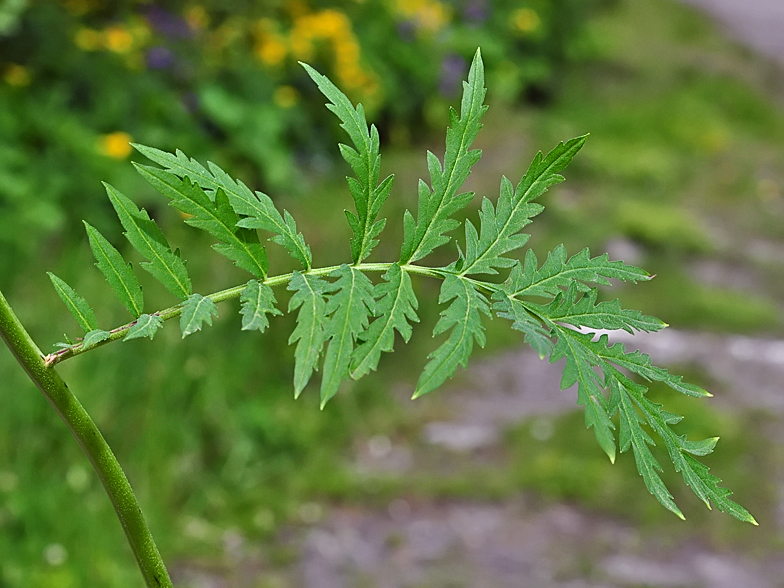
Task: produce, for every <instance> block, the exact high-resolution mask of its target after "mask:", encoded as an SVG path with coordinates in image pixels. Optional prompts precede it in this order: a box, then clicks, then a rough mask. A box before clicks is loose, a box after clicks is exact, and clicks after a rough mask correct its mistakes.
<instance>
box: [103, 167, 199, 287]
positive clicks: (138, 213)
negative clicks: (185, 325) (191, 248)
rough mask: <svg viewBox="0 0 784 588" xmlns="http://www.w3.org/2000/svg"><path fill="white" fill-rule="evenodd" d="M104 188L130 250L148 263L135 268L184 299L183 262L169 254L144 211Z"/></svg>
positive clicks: (185, 273)
mask: <svg viewBox="0 0 784 588" xmlns="http://www.w3.org/2000/svg"><path fill="white" fill-rule="evenodd" d="M104 186H106V193H107V194H108V195H109V200H111V202H112V206H114V210H115V211H116V212H117V216H118V217H119V219H120V223H121V224H122V226H123V228H124V229H125V236H126V237H127V238H128V241H129V242H130V243H131V245H133V247H134V249H136V250H137V251H138V252H139V253H140V254H141V255H142V257H144V258H145V259H147V260H148V261H146V262H142V263H140V264H139V265H140V266H141V267H142V268H143V269H145V270H147V271H148V272H150V273H151V274H152V275H153V276H154V277H155V279H157V280H158V281H159V282H160V283H161V284H163V285H164V287H165V288H166V289H167V290H168V291H169V292H171V293H172V294H174V295H175V296H177V297H178V298H180V299H182V300H184V299H186V298H187V297H188V296H190V294H191V279H190V277H189V276H188V271H187V270H186V269H185V263H184V262H183V261H182V259H180V256H179V255H178V254H177V253H172V251H171V248H170V247H169V243H168V242H167V241H166V237H164V235H163V232H161V229H160V228H159V227H158V225H157V224H156V223H155V221H153V220H150V217H149V215H148V214H147V211H146V210H144V209H141V210H139V209H138V208H137V207H136V205H135V204H134V203H133V202H132V201H131V200H130V199H129V198H127V197H126V196H124V195H123V194H122V193H120V192H119V191H117V190H116V189H115V188H114V187H113V186H111V185H109V184H107V183H105V182H104Z"/></svg>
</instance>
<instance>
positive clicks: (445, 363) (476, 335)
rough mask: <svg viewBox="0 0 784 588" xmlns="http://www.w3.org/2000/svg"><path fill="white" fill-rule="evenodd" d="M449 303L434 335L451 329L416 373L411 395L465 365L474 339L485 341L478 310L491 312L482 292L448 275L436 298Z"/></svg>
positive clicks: (433, 386) (427, 389)
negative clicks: (421, 370)
mask: <svg viewBox="0 0 784 588" xmlns="http://www.w3.org/2000/svg"><path fill="white" fill-rule="evenodd" d="M450 300H452V304H450V305H449V307H448V308H447V309H446V310H444V311H442V312H441V318H440V319H439V320H438V322H437V323H436V326H435V328H434V329H433V336H436V335H440V334H441V333H444V332H446V331H448V330H450V329H451V332H450V333H449V338H448V339H447V340H446V341H445V342H444V343H443V344H442V345H441V346H440V347H438V348H437V349H436V350H435V351H433V353H431V354H430V355H429V356H428V357H429V358H430V361H429V362H428V363H427V365H426V366H425V370H424V371H423V372H422V375H421V376H420V377H419V381H418V382H417V387H416V390H415V392H414V398H418V397H419V396H422V395H423V394H427V393H428V392H432V391H433V390H435V389H436V388H438V387H439V386H440V385H441V384H443V383H444V382H445V381H446V379H447V378H451V377H452V376H453V375H454V373H455V371H456V370H457V366H459V365H462V366H463V367H465V366H466V363H467V362H468V358H469V357H470V355H471V352H472V351H473V349H474V340H476V342H477V343H479V345H480V346H482V347H484V345H485V332H484V327H483V326H482V320H481V316H480V315H481V314H485V315H487V316H491V314H490V306H489V304H488V301H487V298H485V296H484V294H482V293H481V292H479V290H477V289H476V287H475V286H474V284H473V283H472V282H471V281H469V280H467V279H465V278H461V277H459V276H455V275H447V276H446V278H445V279H444V282H443V284H442V285H441V293H440V294H439V296H438V302H439V303H440V304H444V303H446V302H449V301H450Z"/></svg>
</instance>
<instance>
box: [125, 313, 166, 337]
mask: <svg viewBox="0 0 784 588" xmlns="http://www.w3.org/2000/svg"><path fill="white" fill-rule="evenodd" d="M162 326H163V319H162V318H161V317H159V316H158V315H157V314H143V315H141V316H140V317H139V318H137V319H136V322H135V323H134V324H133V325H132V326H131V328H130V329H128V334H127V335H125V339H123V341H128V340H130V339H138V338H139V337H149V338H150V339H152V338H153V337H154V336H155V333H157V332H158V329H160V328H161V327H162Z"/></svg>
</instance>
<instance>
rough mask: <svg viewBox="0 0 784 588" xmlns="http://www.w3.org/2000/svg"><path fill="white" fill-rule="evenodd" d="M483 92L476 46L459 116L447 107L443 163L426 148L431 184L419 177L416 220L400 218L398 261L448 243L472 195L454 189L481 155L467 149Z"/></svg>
mask: <svg viewBox="0 0 784 588" xmlns="http://www.w3.org/2000/svg"><path fill="white" fill-rule="evenodd" d="M486 92H487V89H486V88H485V74H484V65H483V64H482V56H481V54H480V52H479V50H477V52H476V55H475V56H474V60H473V62H472V63H471V69H470V70H469V72H468V81H467V82H463V99H462V101H461V105H460V117H459V118H458V115H457V113H456V112H455V111H454V109H451V108H450V111H449V128H448V129H447V132H446V153H445V155H444V165H443V167H442V166H441V162H440V161H439V160H438V158H437V157H436V156H435V155H433V154H432V153H430V152H428V154H427V167H428V170H429V171H430V182H431V187H430V188H429V187H428V186H427V184H425V183H424V182H422V181H420V183H419V207H418V212H417V220H416V222H414V219H413V217H412V216H411V214H410V213H409V212H408V211H406V214H405V217H404V220H403V229H404V230H403V248H402V251H401V255H400V261H401V263H408V262H415V261H418V260H420V259H422V258H423V257H425V256H426V255H428V254H429V253H430V252H431V251H433V249H435V248H436V247H440V246H441V245H443V244H444V243H448V242H449V237H447V236H445V235H444V233H448V232H449V231H451V230H453V229H455V228H457V226H458V225H459V223H458V222H457V221H456V220H454V219H452V218H451V216H452V215H453V214H455V213H456V212H457V211H459V210H461V209H463V208H465V206H466V205H468V203H469V202H470V201H471V199H472V198H473V193H465V194H458V193H457V192H458V190H459V189H460V187H461V186H462V185H463V183H464V182H465V180H466V178H468V174H469V173H470V172H471V167H473V165H474V164H475V163H476V162H477V161H479V158H480V157H481V155H482V152H481V151H479V150H478V149H474V150H472V151H470V150H469V149H470V147H471V144H472V143H473V142H474V139H475V138H476V135H477V133H478V132H479V129H480V128H481V127H482V125H481V124H480V123H479V120H480V119H481V118H482V115H483V114H484V113H485V112H486V111H487V106H485V105H484V104H483V102H484V98H485V93H486Z"/></svg>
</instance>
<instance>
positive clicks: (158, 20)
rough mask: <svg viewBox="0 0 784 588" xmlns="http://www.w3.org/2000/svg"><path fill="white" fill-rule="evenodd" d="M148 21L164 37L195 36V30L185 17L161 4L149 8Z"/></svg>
mask: <svg viewBox="0 0 784 588" xmlns="http://www.w3.org/2000/svg"><path fill="white" fill-rule="evenodd" d="M147 21H148V22H149V23H150V26H151V27H152V28H153V29H155V31H156V32H157V33H160V34H161V35H163V36H164V37H169V38H172V39H186V38H189V37H192V36H193V31H192V30H191V28H190V27H189V26H188V23H187V22H186V21H185V19H183V18H182V17H181V16H179V15H177V14H174V13H173V12H169V11H168V10H165V9H163V8H161V7H160V6H155V5H152V6H150V7H149V8H148V9H147Z"/></svg>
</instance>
